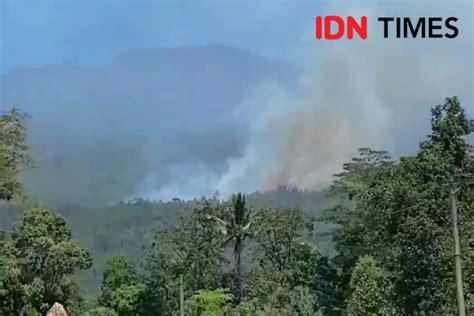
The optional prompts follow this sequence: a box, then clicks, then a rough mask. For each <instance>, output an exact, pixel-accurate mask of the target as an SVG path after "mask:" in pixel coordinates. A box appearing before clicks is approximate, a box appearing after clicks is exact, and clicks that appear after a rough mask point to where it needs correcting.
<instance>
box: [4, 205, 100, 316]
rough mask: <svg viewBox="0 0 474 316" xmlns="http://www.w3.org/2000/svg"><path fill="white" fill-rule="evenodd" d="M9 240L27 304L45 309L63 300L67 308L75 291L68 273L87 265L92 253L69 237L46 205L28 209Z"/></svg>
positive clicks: (90, 260)
mask: <svg viewBox="0 0 474 316" xmlns="http://www.w3.org/2000/svg"><path fill="white" fill-rule="evenodd" d="M12 243H13V246H14V247H15V249H16V251H17V257H18V260H19V262H20V265H19V267H20V269H21V282H22V284H23V286H24V288H25V296H26V302H27V304H28V305H30V308H32V309H33V310H35V311H37V312H41V313H44V312H46V311H47V309H48V308H49V307H51V306H52V305H53V304H54V303H55V302H62V303H65V304H66V308H67V309H70V307H71V306H72V305H74V302H72V301H71V300H70V299H71V298H73V297H74V296H75V295H76V293H77V288H76V284H75V283H74V282H73V281H72V280H71V279H70V276H71V275H72V274H73V273H75V272H76V271H78V270H85V269H89V268H90V267H91V265H92V257H91V255H90V253H89V252H88V251H87V250H85V249H83V248H82V247H80V246H78V245H77V244H75V243H74V242H72V241H71V231H70V230H69V228H68V226H67V225H66V222H65V221H64V219H63V218H61V217H59V216H58V215H56V214H54V213H53V212H51V211H49V210H46V209H42V208H33V209H31V210H28V211H26V212H25V214H24V216H23V220H22V222H21V223H20V224H19V225H18V226H16V227H15V228H14V230H13V233H12Z"/></svg>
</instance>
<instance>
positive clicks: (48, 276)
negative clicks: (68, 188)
mask: <svg viewBox="0 0 474 316" xmlns="http://www.w3.org/2000/svg"><path fill="white" fill-rule="evenodd" d="M469 106H470V105H469ZM430 114H431V116H430ZM429 119H431V131H430V133H429V135H427V137H426V138H425V139H424V140H420V144H419V148H418V150H417V152H415V153H412V155H410V156H404V157H392V156H391V155H390V153H388V152H386V151H384V150H379V149H371V148H361V149H360V150H359V154H358V156H356V157H354V158H353V159H352V160H351V161H348V162H346V163H345V164H344V165H343V166H341V168H340V169H341V172H340V173H338V174H335V175H334V181H333V183H332V185H331V186H330V187H328V188H327V189H326V190H323V191H320V192H314V191H308V190H300V189H298V188H290V187H286V186H282V187H280V188H277V189H275V190H273V191H269V192H254V193H248V194H244V193H239V192H235V195H233V196H232V197H231V198H229V199H227V198H226V199H223V198H221V196H220V195H219V194H218V193H216V195H215V196H212V197H202V198H201V199H195V200H192V201H182V200H179V199H175V200H172V201H168V202H164V201H149V200H144V199H135V200H131V201H117V202H116V203H111V204H107V205H103V206H97V205H96V206H91V205H79V204H77V203H65V204H63V205H61V206H58V207H51V206H47V205H42V204H41V201H36V200H32V199H30V198H29V197H28V194H27V192H26V190H25V189H24V184H23V182H22V179H23V178H22V175H23V173H24V171H25V170H27V169H30V168H34V165H35V163H34V161H35V157H34V156H33V155H32V154H31V153H30V151H29V148H28V137H29V135H28V130H27V121H28V115H27V114H25V113H22V112H21V111H20V110H18V109H12V110H10V111H9V112H6V113H3V114H1V116H0V315H28V316H30V315H31V316H34V315H45V314H46V312H47V311H48V310H49V309H50V308H51V306H52V305H53V304H54V303H56V302H57V303H60V304H62V305H63V306H64V307H65V309H66V310H67V312H68V315H86V316H87V315H88V316H93V315H96V316H99V315H103V316H105V315H109V316H112V315H116V316H134V315H216V316H218V315H288V316H289V315H302V316H306V315H353V316H356V315H357V316H359V315H360V316H365V315H474V190H473V186H474V160H473V158H474V150H473V147H472V145H471V143H472V135H470V134H471V133H473V132H474V121H473V120H471V119H470V118H468V117H467V116H466V114H465V111H464V108H463V106H462V105H461V102H460V101H459V100H458V99H457V98H456V97H451V98H447V99H446V100H445V101H444V102H442V103H441V104H440V105H437V106H434V107H433V108H432V110H431V113H426V120H429ZM361 124H368V123H366V122H361ZM374 132H377V131H374ZM470 141H471V143H470ZM45 189H47V188H45ZM456 236H459V238H458V239H457V238H455V237H456ZM456 240H458V241H459V243H456ZM463 312H464V314H463Z"/></svg>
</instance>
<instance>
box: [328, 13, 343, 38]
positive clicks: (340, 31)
mask: <svg viewBox="0 0 474 316" xmlns="http://www.w3.org/2000/svg"><path fill="white" fill-rule="evenodd" d="M331 22H336V23H337V27H338V29H337V32H336V33H334V34H331V25H332V24H331ZM343 35H344V20H343V19H342V18H341V17H339V16H337V15H328V16H326V17H325V18H324V38H325V39H327V40H337V39H340V38H341V37H342V36H343Z"/></svg>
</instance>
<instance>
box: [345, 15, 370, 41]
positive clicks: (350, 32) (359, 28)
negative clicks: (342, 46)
mask: <svg viewBox="0 0 474 316" xmlns="http://www.w3.org/2000/svg"><path fill="white" fill-rule="evenodd" d="M354 30H355V31H356V33H357V34H358V35H359V37H360V38H362V39H364V40H365V39H367V17H366V16H363V17H362V18H361V19H360V25H359V24H358V23H357V21H356V20H355V19H354V18H353V17H352V16H349V17H348V18H347V38H348V39H353V38H354Z"/></svg>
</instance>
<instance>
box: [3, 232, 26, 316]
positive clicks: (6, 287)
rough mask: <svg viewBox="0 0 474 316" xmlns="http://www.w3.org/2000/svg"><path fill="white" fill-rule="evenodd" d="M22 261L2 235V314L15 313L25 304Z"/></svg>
mask: <svg viewBox="0 0 474 316" xmlns="http://www.w3.org/2000/svg"><path fill="white" fill-rule="evenodd" d="M24 292H25V291H24V288H23V285H22V283H21V268H20V261H19V260H18V258H17V251H16V249H15V248H14V247H13V245H12V243H11V241H10V240H9V239H8V238H7V236H5V235H3V234H2V235H0V315H15V313H16V312H18V311H19V310H21V309H22V307H23V305H24V294H25V293H24Z"/></svg>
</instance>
